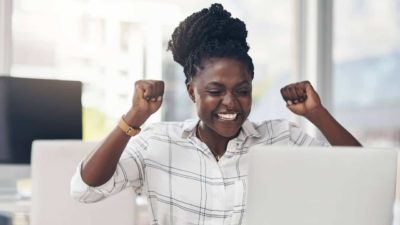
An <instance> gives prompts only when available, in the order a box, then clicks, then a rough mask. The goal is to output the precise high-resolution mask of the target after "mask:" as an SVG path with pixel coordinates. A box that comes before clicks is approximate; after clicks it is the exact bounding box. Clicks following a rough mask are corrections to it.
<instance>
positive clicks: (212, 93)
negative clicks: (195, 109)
mask: <svg viewBox="0 0 400 225" xmlns="http://www.w3.org/2000/svg"><path fill="white" fill-rule="evenodd" d="M207 93H208V94H210V95H212V96H217V95H220V94H221V93H222V91H220V90H208V91H207Z"/></svg>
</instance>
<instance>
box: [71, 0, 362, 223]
mask: <svg viewBox="0 0 400 225" xmlns="http://www.w3.org/2000/svg"><path fill="white" fill-rule="evenodd" d="M246 37H247V30H246V26H245V24H244V23H243V22H242V21H241V20H239V19H235V18H232V17H231V14H230V13H229V12H227V11H226V10H224V9H223V7H222V5H220V4H213V5H211V7H210V8H209V9H203V10H201V11H199V12H196V13H193V14H192V15H191V16H189V17H187V18H186V19H185V20H184V21H183V22H181V23H180V25H179V26H178V27H177V28H176V29H175V31H174V33H173V34H172V39H171V40H170V42H169V50H171V51H172V54H173V56H174V60H175V61H176V62H178V63H179V64H181V65H182V66H183V67H184V73H185V76H186V88H187V91H188V94H189V97H190V98H191V99H192V101H193V103H194V104H195V107H196V111H197V114H198V117H199V119H197V120H188V121H184V122H161V123H156V124H151V125H146V126H145V127H143V128H142V130H140V128H141V127H142V125H143V124H144V123H145V121H146V120H147V119H148V118H149V117H150V115H152V114H153V113H155V112H156V111H157V110H158V109H159V108H160V106H161V104H162V99H163V93H164V83H163V82H162V81H155V80H140V81H137V82H136V84H135V92H134V97H133V101H132V107H131V109H130V110H129V111H128V112H127V113H126V114H125V115H124V116H123V118H122V119H121V121H120V123H119V125H118V126H117V127H116V128H115V129H114V130H113V131H112V132H111V133H110V134H109V135H108V137H107V138H106V139H105V140H104V142H103V143H102V144H101V145H100V146H99V147H98V149H96V150H95V151H94V152H93V153H92V154H91V155H90V156H89V157H88V158H87V159H85V160H84V161H83V163H82V164H81V165H80V166H79V167H78V170H77V172H76V174H75V176H74V178H73V179H72V183H71V187H72V194H73V196H74V197H75V198H76V199H78V200H79V201H82V202H95V201H99V200H101V199H103V198H105V197H107V196H109V195H112V194H114V193H117V192H119V191H121V190H122V189H124V188H127V187H131V186H133V187H136V188H142V187H143V188H144V190H145V193H146V195H147V196H148V198H149V200H150V207H151V217H152V220H153V221H152V224H240V223H241V221H242V216H243V211H244V210H243V209H244V208H245V197H244V196H243V193H244V188H245V187H246V186H245V185H246V179H245V178H246V167H247V163H246V162H247V161H246V160H243V159H244V158H245V157H246V155H247V153H248V149H249V148H250V147H251V146H254V145H257V144H263V145H271V144H284V145H327V144H326V143H324V142H321V141H317V140H316V139H314V138H311V137H309V136H308V135H306V134H305V133H303V132H302V131H301V130H300V129H299V128H297V127H296V126H294V125H293V124H291V123H289V122H287V121H283V120H270V121H263V122H260V123H253V122H250V121H249V120H247V117H248V115H249V113H250V111H251V102H252V96H251V91H252V79H253V75H254V67H253V62H252V59H251V57H250V56H249V55H248V53H247V52H248V50H249V47H248V45H247V42H246ZM281 94H282V96H283V98H284V100H285V101H286V102H287V106H288V108H289V109H290V110H291V111H292V112H294V113H296V114H298V115H301V116H304V117H305V118H307V119H308V120H310V121H311V122H312V123H314V124H315V125H316V126H317V127H318V128H319V129H320V130H321V132H322V133H323V134H324V135H325V137H326V138H327V140H328V141H329V143H330V144H331V145H352V146H360V144H359V143H358V141H357V140H356V139H355V138H354V137H353V136H352V135H351V134H350V133H349V132H347V131H346V130H345V129H344V128H343V127H342V126H341V125H340V124H339V123H337V122H336V120H335V119H334V118H333V117H332V116H331V115H330V114H329V112H328V111H327V110H326V109H325V108H324V107H323V106H322V105H321V102H320V99H319V97H318V94H317V93H316V92H315V91H314V89H313V88H312V86H311V85H310V83H309V82H300V83H296V84H291V85H288V86H286V87H284V88H282V90H281ZM266 110H267V109H266Z"/></svg>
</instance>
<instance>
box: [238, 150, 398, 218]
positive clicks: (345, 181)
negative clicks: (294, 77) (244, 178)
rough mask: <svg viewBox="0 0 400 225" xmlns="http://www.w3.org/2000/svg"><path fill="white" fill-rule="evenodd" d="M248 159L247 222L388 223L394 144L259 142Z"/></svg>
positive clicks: (393, 174) (393, 170)
mask: <svg viewBox="0 0 400 225" xmlns="http://www.w3.org/2000/svg"><path fill="white" fill-rule="evenodd" d="M250 160H251V163H250V164H251V166H250V170H249V174H248V205H247V206H248V207H247V210H246V213H245V217H246V220H247V224H258V225H262V224H270V225H292V224H296V225H338V224H340V225H390V224H392V217H393V216H392V209H393V203H394V199H395V186H396V168H397V152H396V151H395V150H383V149H366V148H350V147H342V148H320V147H317V148H315V147H313V148H303V147H266V146H263V147H261V146H260V147H255V148H253V149H251V150H250Z"/></svg>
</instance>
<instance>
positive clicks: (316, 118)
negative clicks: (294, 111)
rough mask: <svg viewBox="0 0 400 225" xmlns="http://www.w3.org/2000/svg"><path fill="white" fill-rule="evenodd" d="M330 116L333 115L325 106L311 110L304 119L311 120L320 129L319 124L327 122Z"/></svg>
mask: <svg viewBox="0 0 400 225" xmlns="http://www.w3.org/2000/svg"><path fill="white" fill-rule="evenodd" d="M330 116H331V115H330V113H329V112H328V110H327V109H325V108H324V107H323V106H320V107H317V108H315V109H313V110H311V111H310V112H309V113H307V114H306V115H304V117H305V118H306V119H307V120H309V121H310V122H311V123H313V124H314V125H316V126H317V127H318V124H320V123H321V122H322V121H324V120H326V119H327V118H329V117H330Z"/></svg>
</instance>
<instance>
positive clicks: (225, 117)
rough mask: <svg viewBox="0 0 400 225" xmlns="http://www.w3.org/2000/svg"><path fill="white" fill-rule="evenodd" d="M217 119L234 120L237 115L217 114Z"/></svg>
mask: <svg viewBox="0 0 400 225" xmlns="http://www.w3.org/2000/svg"><path fill="white" fill-rule="evenodd" d="M218 117H219V118H220V119H222V120H234V119H236V117H237V113H232V114H226V113H224V114H222V113H218Z"/></svg>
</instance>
